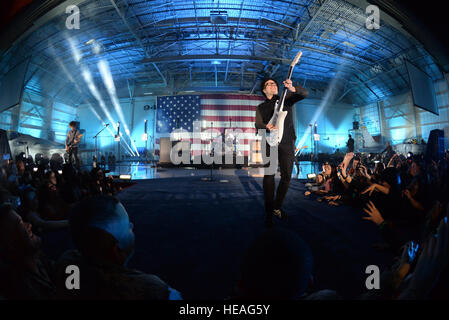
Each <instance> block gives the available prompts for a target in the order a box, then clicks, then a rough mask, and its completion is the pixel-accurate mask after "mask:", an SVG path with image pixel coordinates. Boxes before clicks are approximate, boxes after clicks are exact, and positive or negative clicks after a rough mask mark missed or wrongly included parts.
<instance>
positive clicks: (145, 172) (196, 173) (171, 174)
mask: <svg viewBox="0 0 449 320" xmlns="http://www.w3.org/2000/svg"><path fill="white" fill-rule="evenodd" d="M299 165H300V166H299V172H298V171H297V169H296V166H295V165H293V172H292V178H296V179H307V174H310V173H315V172H317V171H318V170H319V171H321V169H319V168H318V164H317V163H315V162H314V163H312V162H310V161H301V162H300V163H299ZM106 169H109V170H111V172H110V173H109V174H111V175H120V174H129V175H131V179H132V180H143V179H164V178H181V177H208V176H210V175H211V170H210V169H197V168H195V167H177V168H161V167H155V165H154V164H153V165H152V164H146V163H142V162H129V163H120V164H117V165H116V166H115V167H111V168H109V167H108V166H106ZM230 175H231V176H234V175H238V176H252V177H262V176H263V168H252V167H243V168H242V169H220V168H214V169H213V170H212V176H213V177H214V178H216V179H225V178H226V177H227V176H230Z"/></svg>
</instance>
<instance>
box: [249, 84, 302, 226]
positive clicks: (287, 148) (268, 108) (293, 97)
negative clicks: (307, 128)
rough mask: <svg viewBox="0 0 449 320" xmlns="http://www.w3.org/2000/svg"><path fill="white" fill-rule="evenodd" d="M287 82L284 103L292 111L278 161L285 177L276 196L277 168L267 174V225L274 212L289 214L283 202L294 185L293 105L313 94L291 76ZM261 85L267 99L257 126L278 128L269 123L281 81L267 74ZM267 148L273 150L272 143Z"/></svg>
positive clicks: (284, 215)
mask: <svg viewBox="0 0 449 320" xmlns="http://www.w3.org/2000/svg"><path fill="white" fill-rule="evenodd" d="M283 84H284V86H285V87H286V88H287V89H288V91H289V93H288V94H287V97H286V100H285V105H284V106H285V110H286V111H288V114H287V117H286V118H285V122H284V134H283V137H282V141H281V143H280V144H279V146H278V164H279V166H280V169H281V180H280V182H279V186H278V188H277V191H276V197H275V181H274V175H275V173H276V172H265V173H264V177H263V191H264V198H265V225H266V226H267V227H271V226H272V223H273V222H272V217H273V214H274V215H276V216H278V217H279V218H284V217H286V214H285V213H284V212H283V210H281V206H282V202H283V200H284V198H285V196H286V194H287V191H288V187H289V185H290V179H291V175H292V170H293V161H294V150H295V141H296V134H295V130H294V126H293V117H292V110H293V109H292V107H293V105H294V104H295V103H296V102H298V101H301V100H302V99H305V98H306V97H307V96H308V94H309V92H308V91H307V89H305V88H303V87H301V86H296V87H294V86H293V84H292V81H291V80H290V79H287V80H285V81H284V82H283ZM260 89H261V91H262V93H263V95H264V96H265V98H266V100H265V102H263V103H262V104H260V105H259V106H258V107H257V109H256V123H255V126H256V128H257V129H268V130H272V129H276V127H274V126H273V125H271V124H268V122H269V121H270V118H271V116H272V115H273V112H274V107H275V103H276V100H278V99H279V96H278V91H279V89H278V84H277V82H276V81H275V80H274V79H273V78H265V79H264V80H262V83H261V88H260ZM267 151H268V152H269V146H268V144H267ZM276 168H277V166H276Z"/></svg>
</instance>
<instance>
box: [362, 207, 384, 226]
mask: <svg viewBox="0 0 449 320" xmlns="http://www.w3.org/2000/svg"><path fill="white" fill-rule="evenodd" d="M363 211H365V212H366V213H367V214H369V217H362V219H364V220H368V221H372V222H374V223H375V224H376V225H380V224H381V223H382V222H384V221H385V220H384V218H383V217H382V215H381V214H380V212H379V210H378V209H377V208H376V206H375V205H374V203H373V202H372V201H370V202H368V204H367V208H363Z"/></svg>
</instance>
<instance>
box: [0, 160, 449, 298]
mask: <svg viewBox="0 0 449 320" xmlns="http://www.w3.org/2000/svg"><path fill="white" fill-rule="evenodd" d="M308 187H309V191H307V192H306V195H307V196H309V197H311V198H312V197H316V198H317V199H318V200H319V201H323V202H327V203H329V204H330V205H333V206H339V205H351V206H355V207H357V208H359V209H360V212H361V213H363V215H362V214H361V219H365V220H367V221H371V222H373V223H375V224H376V225H378V229H379V232H380V233H381V234H382V236H383V239H384V242H385V243H384V246H383V247H380V249H382V250H391V251H393V252H394V253H395V254H396V255H397V259H396V260H395V261H393V262H392V264H391V269H390V270H388V271H384V272H383V273H382V276H381V279H380V281H381V284H380V289H379V290H374V291H367V293H366V294H363V295H362V296H360V298H361V299H427V298H447V291H448V290H447V288H448V286H447V285H448V281H449V272H448V263H447V262H448V260H449V227H448V223H447V218H448V214H449V211H448V209H447V207H448V205H447V204H448V197H447V195H448V194H449V192H448V191H449V153H446V156H445V158H444V160H441V161H439V162H435V161H433V162H430V163H429V162H425V161H424V159H423V157H420V156H414V157H409V158H406V157H402V156H399V155H392V157H391V159H389V160H388V163H387V165H384V164H383V163H382V162H378V163H376V164H375V166H374V167H371V166H370V165H369V164H368V162H367V159H366V158H364V157H360V156H358V155H356V154H354V153H353V152H350V153H347V154H346V156H345V157H344V160H343V161H342V162H341V163H339V164H332V163H325V164H324V165H323V171H322V172H320V173H318V174H317V177H316V181H315V182H314V183H312V184H309V185H308ZM119 190H120V189H119V188H118V187H117V186H116V185H115V184H114V182H113V180H112V179H111V178H109V177H106V175H105V172H104V170H103V169H101V168H100V167H94V168H93V169H92V170H91V171H82V170H78V169H76V168H75V167H73V166H72V165H70V164H63V165H62V164H60V165H58V164H55V163H42V162H41V163H33V162H32V161H29V160H26V161H25V159H23V158H20V157H19V158H18V159H16V160H15V161H7V162H6V163H5V164H4V165H3V166H2V167H1V168H0V197H1V199H0V201H1V204H0V299H6V300H10V299H71V300H72V299H151V300H179V299H182V294H181V293H180V292H179V291H177V290H176V289H174V288H172V287H171V286H170V285H169V284H167V283H166V282H165V281H164V280H162V279H160V278H159V277H158V276H156V275H153V274H149V273H145V272H143V271H139V270H134V269H131V268H128V262H129V261H130V259H131V258H132V256H133V252H134V246H135V241H136V239H135V235H134V233H133V224H132V222H131V221H130V219H129V216H128V214H127V212H126V209H125V208H124V206H123V205H122V204H121V203H120V201H119V200H118V199H117V198H116V197H115V194H116V193H117V192H118V191H119ZM55 230H59V231H63V232H66V233H67V234H69V235H70V239H71V246H70V248H67V249H66V250H65V251H64V252H63V253H62V254H60V255H58V256H56V257H49V256H47V255H46V254H45V253H44V252H43V250H42V242H41V238H42V237H43V236H45V234H47V233H51V232H54V231H55ZM73 266H76V268H79V269H80V270H82V274H83V280H82V286H81V287H79V288H78V289H77V290H73V288H74V287H75V288H76V286H77V284H76V278H75V277H71V276H70V275H72V273H74V274H75V273H76V270H74V269H73ZM275 270H277V271H276V272H274V271H275ZM313 273H314V272H313V254H312V252H311V250H310V248H309V247H308V245H307V244H306V243H305V242H304V241H303V240H302V239H301V238H300V237H299V236H298V234H296V233H295V232H293V231H289V230H285V229H281V228H269V229H267V230H266V231H265V232H263V233H262V234H261V235H260V236H259V237H258V238H257V239H256V240H255V241H254V242H253V243H252V244H251V245H250V247H249V248H248V249H247V251H246V253H245V255H244V258H243V260H242V262H241V272H240V278H239V281H238V282H236V284H235V287H234V290H233V291H232V292H230V295H229V298H230V299H236V300H242V299H288V300H292V299H293V300H299V299H306V300H328V299H342V298H343V297H341V296H340V295H339V294H338V292H336V291H333V290H321V291H318V292H313V290H312V289H311V288H313ZM267 274H270V276H269V277H267Z"/></svg>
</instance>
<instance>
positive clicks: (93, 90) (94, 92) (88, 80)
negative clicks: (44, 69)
mask: <svg viewBox="0 0 449 320" xmlns="http://www.w3.org/2000/svg"><path fill="white" fill-rule="evenodd" d="M66 39H67V41H68V42H69V44H70V47H71V50H72V55H73V57H74V60H75V61H76V63H77V64H79V62H80V60H81V58H82V56H81V52H80V51H79V50H78V49H77V48H76V46H75V42H74V41H73V39H71V38H66ZM91 40H92V42H93V41H94V39H91ZM91 40H89V41H91ZM89 41H88V42H89ZM50 50H51V52H52V53H53V56H54V58H55V59H56V62H57V63H58V65H59V66H60V67H61V69H62V70H63V71H64V73H65V74H66V76H67V77H68V78H69V80H70V81H71V82H72V83H73V84H74V86H75V88H76V89H77V91H78V92H79V93H80V94H83V91H82V90H81V89H80V87H79V85H78V83H77V82H76V81H75V79H74V78H73V77H72V75H71V73H70V72H69V71H68V70H67V68H66V67H65V65H64V63H63V62H62V61H61V59H60V58H59V57H58V56H57V55H56V53H55V50H54V47H53V46H52V45H50ZM81 70H82V76H83V78H84V81H85V82H86V84H87V86H88V88H89V90H90V91H91V93H92V95H93V96H94V98H95V99H96V100H97V102H98V104H99V105H100V107H101V109H102V111H103V112H104V114H105V116H106V117H107V118H108V119H109V121H111V122H112V123H114V121H113V120H112V117H111V114H110V113H109V111H108V109H107V108H106V105H105V103H104V101H103V99H102V98H101V95H100V93H99V92H98V90H97V88H96V86H95V85H94V84H93V80H92V76H91V74H90V72H89V70H87V69H86V68H85V67H84V66H81ZM86 104H87V106H88V107H89V109H90V110H91V111H92V113H93V114H94V116H95V117H96V118H97V119H98V120H99V121H100V122H102V123H103V125H104V120H103V119H104V117H100V115H99V114H98V113H97V111H96V110H95V108H94V107H93V106H92V104H91V103H90V102H88V101H87V102H86ZM107 130H108V132H109V134H110V135H111V136H112V137H114V132H113V131H112V130H111V129H110V128H107ZM123 142H124V143H125V145H126V147H127V148H128V149H129V151H128V152H130V153H131V154H132V155H134V152H133V151H132V149H131V147H130V146H129V145H128V144H127V143H126V141H123Z"/></svg>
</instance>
